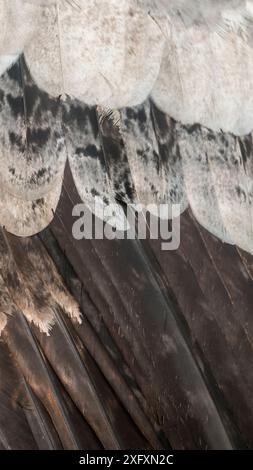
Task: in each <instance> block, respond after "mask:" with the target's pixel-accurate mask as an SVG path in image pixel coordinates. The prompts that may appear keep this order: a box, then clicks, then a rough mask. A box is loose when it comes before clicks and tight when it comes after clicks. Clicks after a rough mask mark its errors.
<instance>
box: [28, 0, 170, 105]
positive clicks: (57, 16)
mask: <svg viewBox="0 0 253 470" xmlns="http://www.w3.org/2000/svg"><path fill="white" fill-rule="evenodd" d="M40 21H41V24H40V27H39V28H38V32H37V34H36V38H34V39H33V41H31V42H30V43H29V44H27V46H26V48H25V51H24V52H25V57H26V60H27V63H28V66H29V69H30V71H31V74H32V77H33V78H34V79H35V81H36V82H37V84H38V86H40V87H41V88H44V89H45V90H46V91H47V92H48V93H50V94H52V95H53V96H59V95H60V94H63V93H65V94H67V95H70V96H72V97H74V98H77V99H80V100H82V101H84V102H85V103H86V104H88V105H95V104H99V105H101V106H110V107H111V108H115V107H116V108H117V107H122V106H134V105H137V104H139V103H141V102H142V101H144V100H145V98H146V97H147V95H148V94H149V93H150V91H151V89H152V88H153V85H154V83H155V80H156V78H157V75H158V72H159V67H160V61H161V55H162V50H163V44H164V37H163V34H162V31H161V29H160V28H159V26H158V25H157V24H156V22H155V21H153V20H152V18H151V17H150V16H149V15H147V14H146V13H145V12H143V10H142V9H141V8H138V7H137V6H136V4H135V1H134V0H122V1H121V2H118V1H116V0H110V1H109V2H108V1H104V0H103V1H101V0H100V1H97V0H88V1H87V0H78V1H77V2H76V3H74V4H72V3H71V2H66V1H65V0H61V1H58V2H55V4H54V3H53V4H52V5H49V6H48V7H46V8H45V9H44V11H43V15H41V18H40Z"/></svg>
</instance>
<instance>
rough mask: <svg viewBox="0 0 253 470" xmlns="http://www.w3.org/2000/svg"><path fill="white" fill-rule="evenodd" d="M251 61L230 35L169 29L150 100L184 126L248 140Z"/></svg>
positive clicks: (249, 53) (245, 44)
mask: <svg viewBox="0 0 253 470" xmlns="http://www.w3.org/2000/svg"><path fill="white" fill-rule="evenodd" d="M252 57H253V55H252V48H251V47H250V45H249V43H248V42H247V41H243V39H242V38H241V37H240V36H239V35H238V34H237V33H236V32H234V31H231V32H228V33H227V34H226V35H225V36H224V37H222V36H220V35H218V34H217V33H216V32H210V33H209V34H208V35H206V33H203V32H202V30H201V29H198V28H197V27H194V28H191V29H186V28H185V27H183V26H182V27H173V26H172V27H171V30H170V36H169V40H168V42H167V46H166V47H165V50H164V57H163V61H162V66H161V70H160V74H159V78H158V80H157V82H156V84H155V86H154V88H153V90H152V99H153V100H154V102H155V104H156V105H157V106H158V108H159V109H161V110H162V111H163V112H165V113H166V114H169V116H171V117H172V118H174V119H176V120H178V121H180V122H182V123H183V124H192V125H193V124H195V123H198V124H201V125H203V126H206V127H208V128H210V129H212V130H214V131H217V132H218V131H220V130H223V132H230V133H234V134H235V135H246V134H248V133H250V132H251V131H252V129H253V122H252V100H251V88H252V84H253V74H252V70H253V66H252Z"/></svg>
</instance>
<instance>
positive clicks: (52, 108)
mask: <svg viewBox="0 0 253 470" xmlns="http://www.w3.org/2000/svg"><path fill="white" fill-rule="evenodd" d="M0 89H1V94H0V96H1V107H0V124H1V131H0V167H1V176H0V191H1V203H0V219H1V223H2V225H3V226H5V227H6V229H7V230H9V231H11V232H12V233H15V234H17V235H19V236H27V235H32V234H34V233H36V232H38V231H40V230H42V229H43V228H44V227H45V226H46V225H47V224H48V223H49V222H50V221H51V220H52V218H53V212H54V210H55V208H56V205H57V203H58V199H59V197H60V192H61V184H62V178H63V172H64V167H65V162H66V157H67V154H66V146H65V142H64V138H63V134H62V119H61V108H60V106H59V103H57V102H49V101H48V100H47V98H46V95H45V94H44V93H40V92H39V91H38V89H37V88H36V86H35V85H34V83H33V82H32V81H31V79H30V77H29V74H28V72H27V69H26V66H25V64H24V63H23V61H22V60H21V61H19V62H18V63H17V64H16V65H15V66H14V67H13V68H12V69H11V70H10V71H9V72H8V73H6V74H5V75H3V76H2V77H1V78H0Z"/></svg>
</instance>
